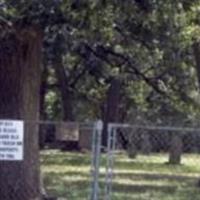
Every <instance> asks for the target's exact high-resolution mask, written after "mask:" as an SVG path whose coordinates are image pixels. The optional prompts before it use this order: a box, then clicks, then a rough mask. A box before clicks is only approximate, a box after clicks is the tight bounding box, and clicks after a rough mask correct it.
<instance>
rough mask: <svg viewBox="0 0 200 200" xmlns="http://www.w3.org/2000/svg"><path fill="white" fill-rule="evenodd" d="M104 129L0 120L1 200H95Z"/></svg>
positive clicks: (86, 125) (99, 124) (72, 124)
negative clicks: (37, 133)
mask: <svg viewBox="0 0 200 200" xmlns="http://www.w3.org/2000/svg"><path fill="white" fill-rule="evenodd" d="M37 130H39V137H38V136H37V135H36V131H37ZM101 132H102V124H101V122H98V123H97V122H95V123H74V122H73V123H72V122H51V121H38V122H35V121H20V120H18V121H16V120H14V121H13V120H0V171H1V173H0V182H1V188H0V190H1V191H0V194H1V195H0V199H1V200H29V199H36V197H37V195H39V193H42V195H43V198H44V199H45V200H46V199H57V200H68V199H70V200H84V199H85V200H97V198H98V194H99V193H100V190H99V164H100V163H99V162H100V147H101V146H100V145H101ZM38 141H39V144H40V150H39V151H38ZM38 161H39V162H38ZM38 170H39V171H40V173H38ZM39 179H40V180H39Z"/></svg>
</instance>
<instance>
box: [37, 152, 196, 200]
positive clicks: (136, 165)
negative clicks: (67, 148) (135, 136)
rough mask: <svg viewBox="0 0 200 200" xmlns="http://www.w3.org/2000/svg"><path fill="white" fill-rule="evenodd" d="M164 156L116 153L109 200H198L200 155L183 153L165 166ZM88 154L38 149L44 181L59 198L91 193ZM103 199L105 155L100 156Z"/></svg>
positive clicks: (79, 199) (75, 199)
mask: <svg viewBox="0 0 200 200" xmlns="http://www.w3.org/2000/svg"><path fill="white" fill-rule="evenodd" d="M167 159H168V157H167V155H165V154H152V155H150V156H144V155H139V156H138V157H137V159H129V158H127V156H126V155H125V154H118V155H115V168H114V177H113V193H112V200H200V187H199V188H198V187H197V182H198V178H199V177H200V155H197V154H187V155H184V156H183V159H182V164H181V165H168V164H166V162H167ZM90 162H91V161H90V155H89V154H81V153H69V152H60V151H43V152H41V163H42V172H43V174H44V184H45V187H46V189H47V191H48V193H49V194H50V195H53V196H57V197H59V200H86V199H89V198H88V197H89V192H90V185H91V184H90V181H91V176H90ZM101 163H102V165H101V166H102V168H101V176H100V187H101V195H102V197H101V199H102V200H103V192H104V179H105V178H104V177H105V169H104V167H103V166H105V155H103V156H102V159H101Z"/></svg>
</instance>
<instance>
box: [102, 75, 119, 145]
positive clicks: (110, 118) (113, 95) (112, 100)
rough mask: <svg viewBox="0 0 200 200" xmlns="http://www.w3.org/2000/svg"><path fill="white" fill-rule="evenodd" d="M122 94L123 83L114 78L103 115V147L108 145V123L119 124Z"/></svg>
mask: <svg viewBox="0 0 200 200" xmlns="http://www.w3.org/2000/svg"><path fill="white" fill-rule="evenodd" d="M120 92H121V81H120V80H119V79H117V78H113V79H112V81H111V84H110V87H109V89H108V93H107V100H106V103H105V105H106V106H105V108H104V113H103V121H104V127H103V134H102V143H103V146H106V145H107V136H108V133H107V129H108V123H110V122H118V120H119V104H120V96H121V95H120Z"/></svg>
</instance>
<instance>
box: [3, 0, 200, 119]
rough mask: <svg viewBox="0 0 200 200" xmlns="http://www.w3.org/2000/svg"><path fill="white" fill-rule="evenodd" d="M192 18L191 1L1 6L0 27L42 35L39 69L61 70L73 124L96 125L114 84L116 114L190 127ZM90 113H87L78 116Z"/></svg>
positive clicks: (195, 24) (195, 12)
mask: <svg viewBox="0 0 200 200" xmlns="http://www.w3.org/2000/svg"><path fill="white" fill-rule="evenodd" d="M199 10H200V3H199V1H198V0H194V1H189V0H179V1H173V0H166V1H165V2H162V1H159V0H143V1H138V0H135V1H129V0H127V1H122V0H111V1H109V2H108V1H103V0H100V1H86V0H83V1H80V0H53V1H49V0H43V1H39V0H31V1H23V0H18V1H13V0H7V1H2V3H1V5H0V22H3V23H5V22H7V23H16V24H18V25H20V26H25V27H26V26H30V25H39V26H40V27H41V28H42V30H43V31H44V52H45V60H46V62H45V63H47V65H49V66H50V67H51V68H53V67H55V66H54V65H55V63H56V62H58V61H59V62H60V61H61V62H62V64H63V66H64V69H65V72H66V73H65V74H66V80H67V82H68V83H69V84H68V88H69V90H70V91H71V92H72V93H73V96H74V105H79V106H78V107H77V109H76V108H74V109H75V113H76V115H77V119H78V118H84V117H85V118H95V117H101V115H102V113H101V112H102V109H101V107H102V105H103V104H105V101H106V95H107V90H108V88H109V85H110V80H112V78H113V77H116V78H119V79H120V80H121V82H122V85H123V87H122V91H121V94H123V98H122V99H123V102H122V104H123V105H120V106H121V107H124V108H126V109H127V115H128V113H129V110H131V108H132V107H134V108H137V110H138V111H140V112H141V113H143V114H145V113H146V114H147V113H148V115H149V116H151V117H150V118H152V116H155V118H161V115H162V114H161V113H162V110H165V112H169V113H171V115H177V116H182V117H184V118H186V119H188V118H189V119H194V118H197V117H198V116H199V114H200V112H199V111H200V109H199V103H198V100H199V84H198V79H199V75H198V73H197V72H198V67H197V65H196V63H195V59H194V53H193V44H194V42H198V41H200V40H199V35H200V34H199V32H200V28H199V19H200V18H199V17H200V16H199ZM54 76H56V75H54ZM58 91H59V90H58V89H57V90H56V93H54V95H55V96H56V94H58V95H59V92H62V91H59V92H58ZM54 92H55V90H54ZM50 94H51V91H50V93H49V94H48V95H47V96H48V98H47V103H49V105H52V99H53V98H55V97H52V96H51V95H50ZM49 96H51V98H50V97H49ZM89 106H91V110H92V111H90V112H87V111H85V110H84V109H82V108H84V107H89ZM47 107H48V106H47ZM164 107H165V109H164ZM78 109H80V110H81V113H80V114H79V112H78ZM87 110H88V109H87ZM52 112H53V111H52ZM95 113H96V114H95ZM79 115H80V116H79ZM95 115H96V116H95ZM83 116H84V117H83Z"/></svg>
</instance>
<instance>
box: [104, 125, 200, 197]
mask: <svg viewBox="0 0 200 200" xmlns="http://www.w3.org/2000/svg"><path fill="white" fill-rule="evenodd" d="M199 152H200V129H198V128H187V127H159V126H155V127H154V126H140V125H138V126H137V125H129V124H109V126H108V144H107V166H106V178H105V200H120V199H126V200H150V199H151V200H160V199H162V200H180V199H181V200H189V199H191V200H192V199H195V200H198V199H200V192H199V187H200V184H199V182H200V181H199V180H200V164H199V163H200V155H199Z"/></svg>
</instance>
